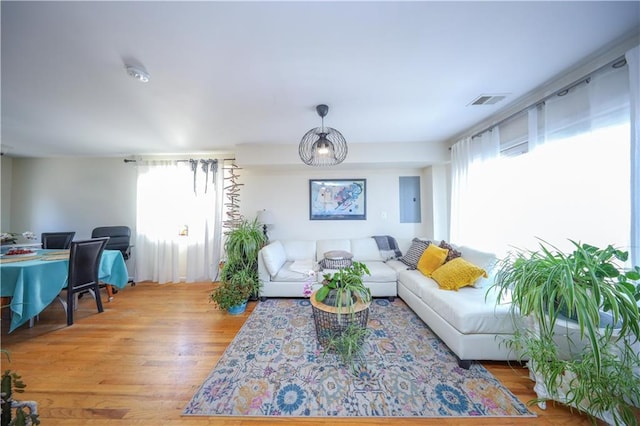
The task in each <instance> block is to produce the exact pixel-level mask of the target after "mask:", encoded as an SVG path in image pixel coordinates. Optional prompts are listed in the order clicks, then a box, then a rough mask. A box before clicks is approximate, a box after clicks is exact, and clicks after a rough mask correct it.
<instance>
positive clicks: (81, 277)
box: [59, 238, 109, 325]
mask: <svg viewBox="0 0 640 426" xmlns="http://www.w3.org/2000/svg"><path fill="white" fill-rule="evenodd" d="M108 241H109V238H93V239H90V240H82V241H73V242H72V243H71V247H70V251H69V275H68V278H67V295H66V301H65V300H64V299H63V298H62V297H59V299H60V302H62V305H63V306H64V309H65V311H66V312H67V325H72V324H73V311H74V310H75V308H76V303H77V298H76V294H80V293H84V292H86V291H89V292H90V293H91V295H92V296H93V297H94V298H95V299H96V306H97V308H98V313H100V312H103V311H104V309H103V308H102V298H101V297H100V288H99V279H98V273H99V271H100V259H101V258H102V252H103V251H104V248H105V246H106V245H107V242H108Z"/></svg>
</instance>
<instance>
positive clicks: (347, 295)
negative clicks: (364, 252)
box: [316, 262, 371, 308]
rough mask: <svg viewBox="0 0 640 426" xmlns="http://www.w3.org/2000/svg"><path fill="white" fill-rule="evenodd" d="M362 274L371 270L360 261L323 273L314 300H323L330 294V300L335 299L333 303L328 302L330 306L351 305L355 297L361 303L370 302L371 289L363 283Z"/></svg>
mask: <svg viewBox="0 0 640 426" xmlns="http://www.w3.org/2000/svg"><path fill="white" fill-rule="evenodd" d="M364 274H367V275H371V272H369V269H368V268H367V265H365V264H364V263H362V262H353V263H352V264H351V266H347V267H344V268H341V269H338V271H336V272H335V273H333V274H324V275H323V281H322V287H320V289H318V292H317V293H316V300H317V301H318V302H325V300H326V299H327V297H328V296H329V295H330V294H331V296H332V300H335V304H334V302H331V303H330V304H331V305H332V306H338V307H340V306H346V307H347V308H351V307H353V305H354V304H355V303H356V299H355V298H356V297H359V298H360V300H362V302H363V303H369V302H371V290H369V288H368V287H367V286H365V285H364V281H363V276H364ZM334 298H335V299H334ZM327 302H328V301H327ZM325 303H326V302H325ZM327 304H329V303H327Z"/></svg>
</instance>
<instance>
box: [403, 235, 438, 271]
mask: <svg viewBox="0 0 640 426" xmlns="http://www.w3.org/2000/svg"><path fill="white" fill-rule="evenodd" d="M429 244H431V241H423V240H421V239H418V238H414V239H413V240H411V247H409V250H407V252H406V253H405V254H404V256H402V257H401V258H400V259H398V260H399V261H400V262H402V263H404V264H405V265H407V266H408V267H409V269H416V267H417V266H418V261H419V260H420V256H422V253H424V251H425V250H426V249H427V247H429Z"/></svg>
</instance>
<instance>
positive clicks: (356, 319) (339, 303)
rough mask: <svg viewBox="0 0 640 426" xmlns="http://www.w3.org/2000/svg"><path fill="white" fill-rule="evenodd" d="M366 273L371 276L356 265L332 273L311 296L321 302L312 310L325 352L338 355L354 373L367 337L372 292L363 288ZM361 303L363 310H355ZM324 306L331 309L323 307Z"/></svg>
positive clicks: (363, 268) (362, 264) (366, 270)
mask: <svg viewBox="0 0 640 426" xmlns="http://www.w3.org/2000/svg"><path fill="white" fill-rule="evenodd" d="M365 274H367V275H370V272H369V269H368V268H367V266H366V265H365V264H364V263H361V262H353V263H352V265H351V266H347V267H344V268H341V269H339V270H338V271H336V272H335V273H333V274H324V275H323V281H322V287H320V288H319V289H318V290H317V291H316V292H315V293H314V294H312V296H311V297H315V301H316V302H317V303H318V304H317V306H314V310H313V313H314V321H315V326H316V333H317V334H318V339H319V341H320V343H321V344H322V345H323V346H324V351H325V353H327V352H334V353H336V354H337V355H338V356H339V357H340V359H341V361H342V362H343V364H345V365H346V366H349V367H350V368H351V371H352V372H353V373H354V374H356V372H357V364H358V359H359V356H360V349H361V347H362V344H363V343H364V339H365V338H366V336H367V334H368V330H367V328H366V325H367V320H368V317H369V315H368V313H369V307H368V305H369V303H370V302H371V290H369V288H368V287H366V286H365V285H364V281H363V277H364V275H365ZM358 304H360V307H359V308H358V309H356V306H357V305H358ZM312 305H313V304H312ZM322 305H326V306H329V308H322V307H321V306H322ZM356 311H357V312H356Z"/></svg>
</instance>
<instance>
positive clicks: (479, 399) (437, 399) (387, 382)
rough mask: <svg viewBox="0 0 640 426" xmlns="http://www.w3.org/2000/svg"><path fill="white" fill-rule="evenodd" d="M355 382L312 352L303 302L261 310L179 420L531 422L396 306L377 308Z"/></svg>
mask: <svg viewBox="0 0 640 426" xmlns="http://www.w3.org/2000/svg"><path fill="white" fill-rule="evenodd" d="M370 309H371V311H370V314H369V323H368V328H369V329H370V330H371V333H370V334H369V336H368V337H367V340H366V342H365V344H364V346H363V355H364V357H365V359H366V363H365V364H366V365H363V366H362V367H360V369H359V371H358V375H357V376H355V375H354V374H352V373H351V372H350V371H349V369H348V368H346V367H345V366H344V365H341V364H340V362H339V360H338V358H337V356H336V355H334V354H331V353H328V354H325V353H324V351H323V349H322V346H320V345H319V344H318V341H317V337H316V332H315V326H314V322H313V313H312V309H311V304H310V303H309V300H308V299H269V300H267V301H265V302H259V303H258V305H257V306H256V307H255V309H254V311H253V313H252V314H251V315H250V317H249V318H248V319H247V321H246V323H245V324H244V326H243V327H242V329H241V330H240V331H239V332H238V335H237V336H236V337H235V339H234V340H233V342H231V344H230V345H229V347H228V348H227V350H226V351H225V353H224V355H223V356H222V358H220V361H219V362H218V365H217V366H216V367H215V368H214V370H213V371H212V372H211V374H210V375H209V377H207V379H206V380H205V382H204V384H203V385H202V386H201V387H200V389H199V390H198V391H197V392H196V394H195V395H194V396H193V398H192V399H191V401H190V402H189V404H188V405H187V407H186V408H185V409H184V413H183V414H185V415H199V416H304V417H308V416H310V417H314V416H345V417H348V416H364V417H377V416H382V417H384V416H387V417H449V416H493V417H507V416H535V415H534V414H532V413H531V412H530V411H529V410H528V409H527V407H526V406H525V405H524V404H523V403H521V402H520V401H519V400H518V399H517V398H516V397H515V396H514V395H513V394H512V393H511V392H510V391H509V390H508V389H507V388H505V387H504V386H502V385H501V384H500V382H499V381H498V380H497V379H496V378H495V377H494V376H493V375H492V374H491V373H489V372H488V371H487V370H486V369H485V368H484V367H482V366H481V365H479V364H474V365H472V367H471V368H470V369H469V370H464V369H461V368H459V367H458V364H457V362H456V358H455V356H454V355H453V354H452V353H451V352H450V351H449V349H448V348H447V347H446V346H445V345H444V343H442V342H441V341H440V340H439V339H438V338H437V337H436V336H435V335H434V334H433V332H431V330H430V329H429V328H428V327H427V326H426V325H425V324H424V323H423V322H422V321H421V320H420V319H419V318H418V317H417V316H416V315H415V314H414V313H413V311H411V309H409V308H408V307H407V306H406V305H405V304H404V302H402V300H400V299H396V300H395V301H394V302H389V301H388V300H386V299H374V301H373V302H372V304H371V308H370Z"/></svg>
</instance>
